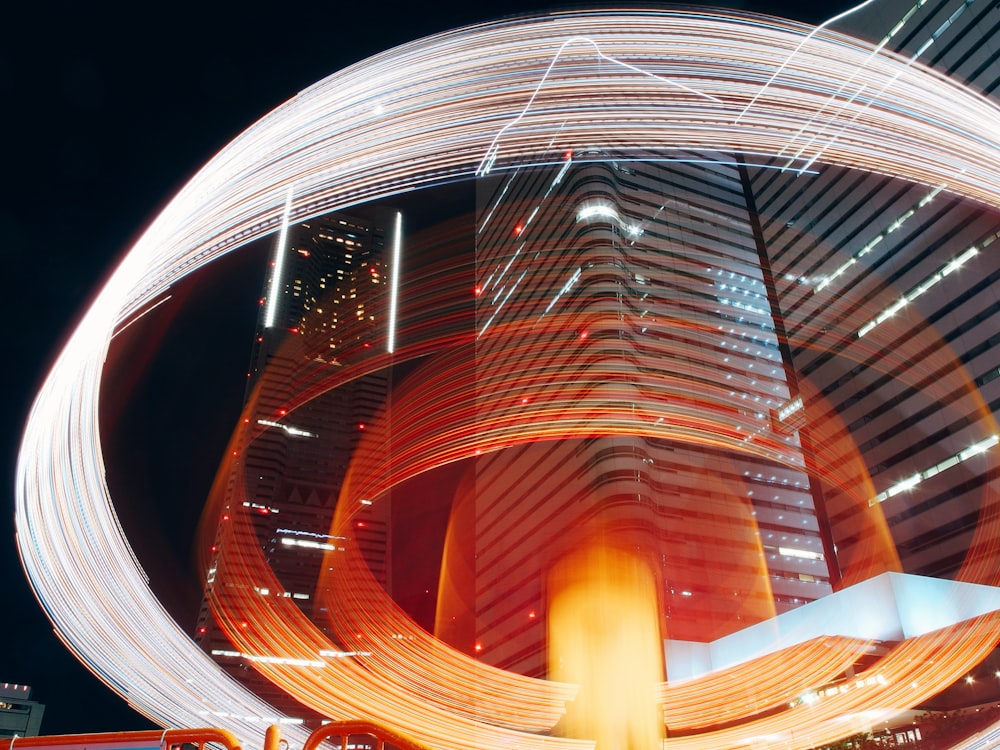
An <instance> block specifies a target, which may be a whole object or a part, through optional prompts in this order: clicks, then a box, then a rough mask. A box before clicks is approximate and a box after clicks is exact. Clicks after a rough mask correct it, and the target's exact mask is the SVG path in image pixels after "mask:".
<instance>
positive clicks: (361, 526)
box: [357, 521, 365, 529]
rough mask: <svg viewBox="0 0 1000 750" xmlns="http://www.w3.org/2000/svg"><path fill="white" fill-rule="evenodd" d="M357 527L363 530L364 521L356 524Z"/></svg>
mask: <svg viewBox="0 0 1000 750" xmlns="http://www.w3.org/2000/svg"><path fill="white" fill-rule="evenodd" d="M357 527H358V528H359V529H363V528H364V527H365V522H364V521H358V523H357Z"/></svg>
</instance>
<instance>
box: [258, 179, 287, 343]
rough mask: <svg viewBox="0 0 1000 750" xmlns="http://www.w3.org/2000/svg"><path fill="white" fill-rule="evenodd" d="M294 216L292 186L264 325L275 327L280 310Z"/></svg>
mask: <svg viewBox="0 0 1000 750" xmlns="http://www.w3.org/2000/svg"><path fill="white" fill-rule="evenodd" d="M291 218H292V188H291V187H290V186H289V188H288V197H287V198H285V211H284V213H283V214H282V215H281V231H280V232H279V233H278V242H277V244H275V246H274V270H273V271H272V272H271V286H270V287H269V288H268V290H267V300H266V303H267V311H266V312H265V314H264V327H265V328H273V327H274V318H275V316H276V314H277V311H278V300H279V298H280V297H281V282H282V280H283V279H284V275H285V255H287V250H288V248H287V247H286V246H287V245H288V223H289V222H290V221H291Z"/></svg>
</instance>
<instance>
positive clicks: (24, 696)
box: [0, 682, 45, 737]
mask: <svg viewBox="0 0 1000 750" xmlns="http://www.w3.org/2000/svg"><path fill="white" fill-rule="evenodd" d="M30 698H31V686H30V685H15V684H14V683H12V682H4V683H0V737H37V736H38V734H39V732H40V730H41V726H42V716H43V715H44V714H45V704H43V703H39V702H37V701H33V700H30Z"/></svg>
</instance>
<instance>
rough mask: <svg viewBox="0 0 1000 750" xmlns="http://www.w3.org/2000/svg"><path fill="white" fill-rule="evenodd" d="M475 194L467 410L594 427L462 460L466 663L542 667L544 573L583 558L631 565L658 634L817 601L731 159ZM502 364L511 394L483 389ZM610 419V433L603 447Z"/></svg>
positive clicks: (700, 631)
mask: <svg viewBox="0 0 1000 750" xmlns="http://www.w3.org/2000/svg"><path fill="white" fill-rule="evenodd" d="M481 182H482V184H481V185H480V192H481V195H482V198H483V200H482V204H481V206H480V210H479V215H480V222H479V225H478V236H477V248H476V251H477V259H476V260H477V268H478V273H477V295H478V296H477V300H478V304H477V311H476V313H477V315H476V318H477V319H476V327H477V331H476V336H477V342H476V367H477V379H478V382H477V411H478V412H479V418H480V419H482V420H483V422H484V423H489V421H490V420H492V419H495V418H497V416H498V415H499V414H508V413H510V412H512V411H513V412H516V411H518V410H524V411H528V410H531V409H533V408H535V405H536V404H537V403H538V402H553V401H559V400H564V401H565V402H567V404H569V405H568V406H567V408H568V409H572V404H571V402H576V403H579V404H581V405H583V406H585V408H586V409H587V411H588V413H587V414H586V415H585V417H584V419H592V420H593V424H592V425H590V427H589V429H592V430H596V431H597V434H594V435H585V434H584V435H579V434H578V433H576V430H577V429H578V428H579V427H580V426H581V425H574V424H572V423H571V422H572V418H571V419H570V422H568V423H567V425H566V429H567V434H566V435H556V436H553V437H554V438H555V439H552V440H541V441H539V442H532V443H528V444H526V445H520V446H516V447H511V448H508V449H505V450H502V451H499V452H495V453H490V454H488V455H486V456H483V457H482V458H479V459H477V461H476V466H475V477H476V479H475V492H474V500H472V501H471V502H474V504H475V508H476V510H475V518H476V527H475V533H474V534H466V535H453V536H452V539H453V540H454V544H456V545H461V544H470V545H474V548H475V552H474V557H475V560H476V575H475V578H476V581H477V584H476V591H475V599H476V605H477V606H476V608H475V613H476V618H477V623H478V625H477V628H476V629H477V633H476V639H475V640H476V644H477V646H476V647H477V648H478V649H479V651H480V654H481V658H483V659H484V660H486V661H488V662H490V663H492V664H496V665H497V666H502V667H504V668H507V669H511V670H514V671H518V672H521V673H524V674H530V675H535V676H544V675H545V674H546V672H547V664H546V642H547V638H546V633H545V628H546V622H547V617H546V611H547V595H546V591H545V588H546V580H547V577H548V574H549V571H550V570H551V569H552V568H553V566H555V565H556V564H557V563H558V562H559V560H560V559H561V558H562V557H563V556H565V555H567V554H569V553H570V552H571V551H573V550H574V549H576V548H578V547H579V546H581V545H593V544H606V545H611V546H617V547H625V548H628V549H632V550H633V551H635V552H636V553H637V554H638V555H639V556H640V557H641V558H642V559H643V560H644V561H645V563H646V565H648V566H649V568H650V569H651V570H652V571H654V572H655V575H654V578H655V580H656V588H657V593H656V596H657V598H658V600H659V606H660V609H661V612H662V618H663V619H662V622H661V632H662V633H663V634H664V636H665V637H666V636H667V634H669V637H670V638H672V639H680V640H713V639H715V638H718V637H721V636H722V635H725V634H727V633H730V632H733V631H734V630H738V629H740V628H742V627H745V626H747V625H749V624H752V623H755V622H759V621H761V620H764V619H767V618H768V617H773V616H774V615H775V614H776V613H780V612H783V611H786V610H788V609H790V608H794V607H796V606H798V605H800V604H804V603H806V602H810V601H813V600H815V599H817V598H820V597H822V596H825V595H826V594H828V593H830V590H831V587H830V574H829V570H828V567H827V562H826V560H827V556H826V554H825V553H824V542H823V538H822V536H821V533H820V524H819V523H818V519H817V513H816V509H815V504H814V500H813V495H812V494H811V490H810V479H809V475H808V473H807V471H806V461H805V458H804V455H803V450H802V446H801V444H800V441H799V438H798V434H797V432H796V430H795V429H794V428H793V427H789V426H787V425H785V424H784V423H782V421H781V420H780V419H779V418H778V414H779V413H780V412H781V410H782V409H786V408H788V405H789V403H791V402H792V401H793V391H792V389H791V388H790V385H789V381H788V373H787V372H786V362H785V361H784V359H783V354H782V350H781V348H780V347H779V344H778V335H777V332H776V329H777V324H776V316H775V310H774V308H773V306H772V300H771V297H770V295H769V293H768V288H767V285H766V280H767V278H768V276H769V274H768V271H767V266H766V263H767V260H766V257H762V256H761V255H760V254H759V250H758V247H757V245H756V244H755V238H754V232H753V227H752V223H751V217H750V215H749V209H748V201H747V198H746V194H745V191H746V190H747V189H748V185H747V184H746V180H745V173H744V172H741V168H740V165H739V164H738V163H737V162H736V160H735V159H734V158H733V157H732V156H729V155H724V154H689V155H686V156H682V157H677V158H672V159H671V160H669V161H664V160H660V159H657V158H656V157H654V156H652V155H649V154H645V155H644V154H618V155H615V154H613V153H596V152H592V153H585V154H574V153H566V154H565V155H564V156H563V162H562V164H557V165H556V166H549V167H543V168H534V169H532V168H525V169H521V170H516V171H514V172H512V173H510V174H507V175H504V176H502V177H499V178H497V179H489V180H483V181H481ZM514 342H516V343H514ZM511 372H518V373H520V374H521V377H520V378H519V379H518V380H517V384H518V386H520V387H519V388H518V389H517V390H515V391H513V392H510V391H508V392H504V391H502V390H500V389H498V388H497V387H496V385H497V384H498V383H500V382H501V381H502V380H507V382H509V373H511ZM560 378H562V379H560ZM602 408H606V409H607V413H605V414H601V413H599V412H600V410H601V409H602ZM616 410H617V411H618V412H619V413H618V414H617V415H616V414H615V411H616ZM615 418H617V419H619V420H620V422H621V423H622V424H623V425H626V424H627V425H629V426H628V427H627V428H626V429H623V430H622V431H621V434H619V435H607V434H605V435H601V434H600V433H601V431H606V430H609V427H610V428H611V429H613V426H609V425H608V424H607V423H606V420H608V419H611V420H614V419H615ZM581 421H582V420H581ZM644 422H645V423H646V427H645V428H643V427H642V423H644ZM584 429H585V430H586V429H587V427H586V426H584ZM636 429H638V430H639V431H640V434H630V432H632V433H634V431H635V430H636ZM758 446H759V447H758ZM465 556H468V553H466V555H465ZM459 557H461V556H459ZM449 620H450V617H449V616H447V614H446V613H445V616H444V618H443V623H442V625H443V627H445V630H447V623H448V622H449Z"/></svg>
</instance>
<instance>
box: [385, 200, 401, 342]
mask: <svg viewBox="0 0 1000 750" xmlns="http://www.w3.org/2000/svg"><path fill="white" fill-rule="evenodd" d="M402 253H403V214H402V213H400V212H399V211H397V212H396V222H395V228H394V233H393V241H392V280H391V281H390V282H389V335H388V343H387V344H386V348H387V349H388V351H389V354H392V353H393V352H394V351H396V315H397V314H398V312H399V308H398V297H399V272H400V268H399V263H400V259H401V257H402Z"/></svg>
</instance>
